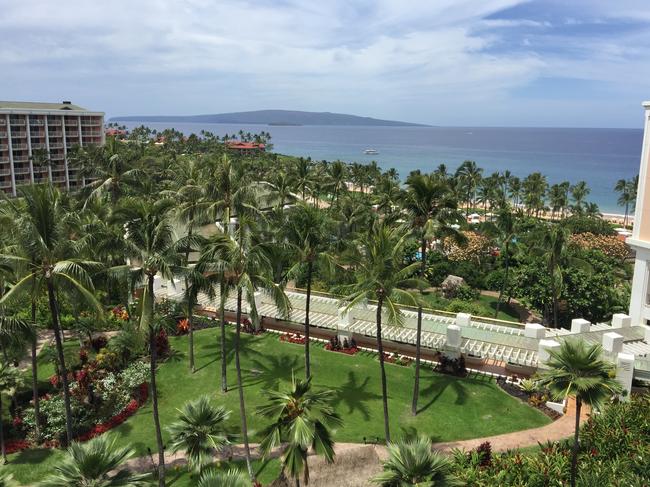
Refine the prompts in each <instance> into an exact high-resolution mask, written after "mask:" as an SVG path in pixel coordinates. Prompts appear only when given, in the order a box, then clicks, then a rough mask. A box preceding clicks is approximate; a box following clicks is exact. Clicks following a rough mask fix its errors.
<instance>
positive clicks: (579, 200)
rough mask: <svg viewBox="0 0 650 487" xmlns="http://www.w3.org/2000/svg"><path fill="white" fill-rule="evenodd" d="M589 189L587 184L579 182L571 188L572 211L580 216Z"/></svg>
mask: <svg viewBox="0 0 650 487" xmlns="http://www.w3.org/2000/svg"><path fill="white" fill-rule="evenodd" d="M589 193H590V189H589V187H588V186H587V183H586V182H584V181H580V182H578V183H576V184H575V185H574V186H572V187H571V197H572V198H573V210H574V211H575V212H576V213H578V214H580V213H582V210H583V205H584V204H585V198H586V197H587V196H588V195H589Z"/></svg>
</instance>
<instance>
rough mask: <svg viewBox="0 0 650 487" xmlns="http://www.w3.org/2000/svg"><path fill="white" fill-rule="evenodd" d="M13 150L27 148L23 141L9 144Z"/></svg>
mask: <svg viewBox="0 0 650 487" xmlns="http://www.w3.org/2000/svg"><path fill="white" fill-rule="evenodd" d="M11 148H12V149H13V150H27V149H28V145H27V144H24V143H17V144H11Z"/></svg>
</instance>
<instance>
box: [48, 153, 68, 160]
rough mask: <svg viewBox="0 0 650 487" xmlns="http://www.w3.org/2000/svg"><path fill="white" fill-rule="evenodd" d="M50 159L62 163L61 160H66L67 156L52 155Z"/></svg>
mask: <svg viewBox="0 0 650 487" xmlns="http://www.w3.org/2000/svg"><path fill="white" fill-rule="evenodd" d="M50 159H52V160H53V161H61V160H63V159H65V155H63V154H50Z"/></svg>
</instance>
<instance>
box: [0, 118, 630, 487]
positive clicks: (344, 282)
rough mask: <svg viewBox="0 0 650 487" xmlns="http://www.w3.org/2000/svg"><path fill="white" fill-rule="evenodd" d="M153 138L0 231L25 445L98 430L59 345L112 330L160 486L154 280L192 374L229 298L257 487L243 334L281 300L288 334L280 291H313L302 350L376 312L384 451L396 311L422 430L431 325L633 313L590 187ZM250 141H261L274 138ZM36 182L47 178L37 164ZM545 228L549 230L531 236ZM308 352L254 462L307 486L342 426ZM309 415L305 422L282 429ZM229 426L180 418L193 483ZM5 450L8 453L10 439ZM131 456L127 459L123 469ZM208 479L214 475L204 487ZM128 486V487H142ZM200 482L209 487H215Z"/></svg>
mask: <svg viewBox="0 0 650 487" xmlns="http://www.w3.org/2000/svg"><path fill="white" fill-rule="evenodd" d="M151 135H152V133H151V131H149V130H148V129H146V128H144V127H142V128H139V129H136V130H134V131H133V132H132V133H131V135H130V136H129V139H128V140H127V141H121V140H116V139H114V138H109V140H108V141H107V144H106V145H105V146H103V147H89V148H86V149H83V150H82V149H79V150H77V151H76V152H75V153H74V154H71V155H70V164H71V165H74V166H75V167H76V168H77V170H78V171H79V172H80V174H81V175H82V176H83V177H84V178H86V180H87V185H86V187H85V188H84V189H83V190H82V191H80V192H79V193H76V194H68V193H64V192H61V191H60V190H58V189H56V188H54V187H52V186H48V185H37V186H30V187H24V188H22V189H21V192H20V197H19V198H17V199H12V200H5V201H3V202H2V204H1V206H0V220H2V225H3V228H5V229H6V231H4V232H3V233H2V236H1V237H0V245H1V246H2V252H1V253H0V254H1V257H0V279H1V284H0V293H1V295H2V297H1V299H0V318H2V333H1V334H0V345H1V346H2V353H3V359H4V362H3V363H4V364H5V365H8V364H10V363H11V362H12V361H14V360H17V359H18V358H20V357H21V356H22V353H23V351H24V350H25V348H27V347H28V348H29V349H30V350H31V372H32V373H31V381H32V386H33V387H32V397H31V406H30V412H29V414H26V415H25V418H26V422H27V423H29V424H28V426H29V427H30V430H29V431H30V435H32V436H33V439H34V440H36V441H42V440H49V441H52V440H54V441H60V442H61V443H62V444H64V445H69V444H71V443H72V441H73V440H74V439H75V438H77V437H78V436H79V435H80V434H81V433H83V430H84V429H87V427H88V426H87V424H84V423H83V421H79V420H78V418H79V416H78V414H79V412H78V411H76V410H73V409H74V408H75V407H76V406H73V404H77V401H76V400H73V398H77V399H79V398H83V401H85V402H86V403H89V404H91V405H92V404H98V403H99V401H98V400H97V396H99V395H101V394H108V392H106V391H95V390H93V388H92V387H84V378H83V377H80V376H79V375H74V374H72V375H71V374H70V373H68V370H67V368H66V360H67V358H66V350H65V343H64V329H68V330H74V331H76V332H77V333H78V334H79V335H80V336H82V335H83V334H87V335H88V337H89V342H92V340H93V335H92V332H93V331H94V330H96V329H100V328H102V323H103V322H104V321H105V320H106V315H107V312H106V310H112V311H111V313H112V315H114V316H118V315H119V316H120V317H121V319H123V321H124V324H122V325H121V327H122V328H121V331H120V332H119V335H118V336H117V337H116V338H115V339H114V340H112V342H113V341H114V343H115V345H114V347H113V349H112V350H111V351H110V354H111V355H110V356H105V355H107V354H104V356H102V359H103V360H107V361H109V360H110V361H115V363H121V365H122V368H124V367H126V368H125V369H124V370H126V371H127V372H128V373H127V372H119V373H118V372H117V371H118V370H119V367H117V366H116V367H115V370H116V372H115V374H114V375H115V377H114V378H113V380H114V382H117V383H118V384H122V382H123V383H124V384H131V386H132V385H133V384H137V383H138V381H141V382H143V383H144V382H146V383H148V384H149V386H150V390H151V391H150V394H149V395H150V397H151V401H152V405H153V415H152V417H153V423H154V424H153V428H154V431H155V436H156V440H157V445H158V448H157V449H158V459H157V460H158V461H157V463H158V475H157V477H158V482H159V485H165V462H164V456H163V440H162V429H163V427H164V425H161V423H160V419H159V415H158V406H157V396H158V395H157V391H156V371H157V360H159V359H160V358H161V356H164V355H165V354H166V353H168V352H169V351H168V346H166V345H165V338H166V330H165V326H166V324H165V320H164V319H162V317H161V316H162V312H161V309H160V308H161V303H160V301H159V299H157V297H156V294H155V285H154V281H155V278H156V276H162V277H163V278H165V279H175V280H176V282H183V284H184V286H183V288H184V290H185V291H184V293H183V298H184V301H183V303H181V309H180V310H179V311H178V312H177V314H179V313H180V314H181V315H182V316H184V318H185V324H186V326H187V329H188V334H189V337H188V339H189V343H190V348H189V357H188V368H189V369H190V371H191V372H194V370H195V362H194V352H193V326H194V316H193V315H194V310H195V307H196V305H197V303H198V297H199V295H200V294H203V293H204V294H207V295H208V296H213V297H214V296H217V295H218V296H220V312H219V326H220V328H221V335H220V336H221V340H220V344H219V347H220V350H221V353H222V356H225V354H226V353H229V352H230V351H232V353H234V357H235V364H236V376H237V377H236V379H237V385H238V387H237V389H238V391H232V393H233V394H238V396H239V411H238V413H239V418H240V421H241V442H242V443H243V444H244V451H245V457H246V463H247V469H248V474H249V476H250V477H251V478H254V475H255V473H254V470H253V468H252V466H251V453H250V448H249V444H248V432H247V414H250V413H249V412H248V413H247V409H246V403H245V398H244V395H243V392H242V387H241V386H242V374H241V365H240V347H241V340H240V334H241V333H242V328H243V327H245V326H248V320H249V319H250V320H252V321H253V324H256V322H257V321H258V320H259V316H258V310H257V309H256V307H255V299H254V293H255V292H257V291H260V290H261V291H264V292H265V293H267V294H268V295H270V296H271V297H272V299H273V301H274V303H275V304H276V306H277V308H278V309H279V310H281V312H283V313H284V314H285V315H286V316H288V315H289V313H290V306H289V301H288V299H287V296H286V295H285V294H284V289H285V287H286V286H287V285H290V286H295V287H299V288H304V289H305V290H306V294H307V301H306V302H307V308H306V316H305V320H304V321H305V329H304V335H305V337H307V338H308V337H309V330H310V328H309V314H310V312H309V303H310V295H311V293H312V292H313V291H329V292H333V293H335V294H338V295H340V296H342V302H343V303H345V305H346V306H348V307H352V306H355V305H357V304H360V303H365V302H367V301H373V302H376V303H377V305H378V307H377V316H376V328H377V330H376V331H377V339H378V346H379V351H380V354H379V365H380V367H379V368H380V374H381V384H382V390H381V397H382V402H383V415H384V424H385V428H384V429H385V439H386V440H387V441H390V439H391V432H390V425H389V420H388V414H389V413H388V401H387V396H388V387H389V384H388V383H387V379H386V374H385V371H384V358H385V357H384V354H383V353H381V352H382V348H381V347H382V341H381V337H382V320H387V321H388V323H389V324H393V325H399V324H400V323H401V313H400V310H399V306H398V305H411V306H415V307H416V308H417V310H418V341H417V347H416V364H415V368H414V377H413V379H414V380H413V406H412V414H414V415H415V414H417V412H418V397H419V373H420V372H419V371H420V340H419V335H420V332H421V320H422V311H423V309H424V308H431V307H433V308H441V309H447V310H450V311H469V312H472V313H477V314H488V313H490V314H492V313H494V315H495V316H498V315H499V312H500V309H503V308H505V307H507V306H508V302H509V300H510V299H512V298H517V299H519V300H521V301H522V302H524V303H526V304H527V305H528V306H529V307H530V308H531V309H532V310H533V311H537V312H539V313H540V315H541V316H542V318H543V319H544V320H545V322H546V323H547V324H549V325H551V326H561V325H562V324H565V323H567V322H568V321H569V320H570V319H571V318H572V317H575V316H584V317H587V318H589V319H592V320H603V319H607V318H608V317H609V315H611V313H612V312H615V311H617V310H618V309H620V308H624V307H626V305H627V299H628V296H627V294H628V293H629V286H628V284H627V281H628V277H629V276H628V275H626V272H629V270H628V266H627V264H626V263H625V259H626V257H627V255H624V252H623V251H622V250H621V249H620V248H619V247H617V246H616V245H615V244H611V245H609V243H610V239H611V236H612V233H613V232H612V229H611V228H610V227H609V226H608V225H607V224H605V223H604V222H603V221H602V220H600V219H599V218H598V217H597V213H598V210H597V207H596V206H595V205H594V204H592V203H589V202H588V201H587V196H588V194H589V189H588V188H587V186H586V184H585V183H584V182H578V183H577V184H575V185H571V184H569V183H562V184H555V185H549V184H548V182H547V180H546V178H545V177H544V176H543V175H542V174H540V173H534V174H531V175H530V176H528V177H526V178H524V179H521V180H520V179H519V178H517V177H515V176H513V175H512V174H510V173H509V172H508V171H506V172H504V173H495V174H492V175H489V176H484V175H483V173H482V170H481V169H480V168H479V167H478V166H477V165H476V164H475V163H474V162H472V161H466V162H465V163H463V164H462V165H461V166H460V167H459V168H458V169H457V170H456V172H455V173H453V174H452V173H450V172H449V171H448V170H447V168H446V167H445V166H444V165H440V166H438V167H437V168H436V169H435V170H434V171H433V172H431V173H421V172H420V171H417V172H413V173H412V174H410V175H409V176H408V177H407V178H406V181H405V183H402V182H401V181H400V180H399V177H398V175H397V173H396V171H395V170H392V169H390V170H387V171H383V172H382V171H381V170H380V168H379V167H378V166H377V165H376V164H374V163H372V164H369V165H361V164H347V163H343V162H341V161H335V162H327V161H320V162H315V161H312V160H310V159H304V158H292V157H286V156H282V155H278V154H274V153H270V152H269V153H264V152H260V153H256V154H253V155H251V154H246V155H241V154H237V153H234V152H232V151H231V150H229V149H228V148H227V145H226V144H225V143H224V142H227V140H229V138H228V137H223V138H219V137H216V136H214V135H213V134H210V133H202V134H201V136H195V135H191V136H189V137H187V138H186V137H183V136H182V134H179V133H177V132H175V131H172V130H170V131H165V132H164V133H163V134H162V136H163V137H164V141H165V143H164V144H162V145H160V144H154V143H153V140H152V138H151ZM239 137H240V138H244V139H246V138H248V139H251V140H260V141H266V142H268V141H269V139H270V136H269V135H268V134H265V133H263V134H260V135H254V136H253V135H247V134H240V136H239ZM41 162H42V163H44V164H47V160H46V158H45V160H44V161H41ZM633 185H634V183H633V182H627V183H625V184H623V183H621V184H620V185H617V189H619V186H620V190H621V191H623V190H624V191H625V195H626V196H625V198H624V202H625V204H626V205H630V204H632V202H633V199H634V197H635V188H633ZM621 201H623V199H622V200H621ZM480 210H484V212H486V213H487V212H488V211H489V214H487V215H486V218H485V220H486V221H484V222H483V223H481V224H479V225H478V226H476V225H475V226H470V225H468V224H467V222H466V218H465V215H466V214H467V213H469V212H470V211H472V212H473V211H480ZM543 215H544V216H547V217H548V218H546V219H541V218H539V217H541V216H543ZM215 222H216V225H215ZM495 249H497V251H495ZM615 270H616V272H615ZM448 274H454V275H458V276H461V277H463V278H464V280H465V282H466V283H467V284H466V285H465V286H463V287H461V288H459V289H456V290H455V293H454V294H453V295H442V294H441V293H440V292H439V291H438V289H437V288H438V286H439V285H440V284H441V282H442V280H443V279H444V277H446V276H447V275H448ZM484 289H492V290H494V291H496V292H498V298H497V300H496V303H493V304H494V306H493V307H486V305H485V304H484V303H482V302H481V301H480V300H478V299H477V295H478V290H484ZM229 295H232V296H234V297H235V302H236V312H235V335H234V340H233V342H232V343H231V344H229V345H228V344H227V342H226V339H225V337H226V326H227V325H226V321H227V320H226V313H225V306H226V303H225V301H226V297H227V296H229ZM246 303H247V304H248V305H247V306H248V307H246ZM111 313H109V315H111ZM244 315H246V318H245V317H244ZM42 328H51V330H52V333H53V338H54V344H55V346H54V350H55V356H54V357H53V359H52V363H53V364H54V365H55V370H56V372H57V374H56V377H58V378H60V383H57V385H56V386H57V387H59V388H60V390H61V404H60V407H61V409H62V410H64V421H63V428H62V429H61V431H60V433H59V436H57V437H53V436H52V433H51V432H48V431H45V429H44V428H43V425H42V424H41V418H42V417H43V414H45V413H43V411H41V410H40V408H41V406H42V404H41V397H40V393H39V387H38V383H37V360H36V353H37V346H36V345H37V336H38V333H37V332H38V330H39V329H42ZM227 346H229V347H231V350H226V347H227ZM309 347H310V341H309V339H306V340H304V360H305V366H304V375H305V376H304V378H297V377H295V378H294V380H293V382H292V386H291V387H290V388H289V389H288V390H287V391H285V392H279V393H276V394H274V395H273V396H272V397H271V398H270V402H269V405H268V406H267V407H265V408H262V409H260V411H258V413H259V414H261V415H264V416H266V417H268V418H269V421H270V426H269V428H268V431H267V434H268V436H267V439H266V440H265V441H264V442H263V445H262V446H263V450H265V449H266V450H265V451H267V452H270V451H271V449H273V448H275V447H279V446H280V445H281V444H282V445H286V446H284V447H283V457H282V458H283V466H284V468H286V470H287V472H288V473H289V474H290V475H291V476H293V477H294V478H296V479H298V478H299V477H300V476H301V475H302V476H303V478H304V480H305V481H308V471H306V467H305V465H306V462H305V458H306V452H307V450H308V449H309V448H314V449H315V450H316V451H317V452H318V453H320V454H322V455H324V456H325V458H326V459H328V460H329V461H331V460H332V458H333V455H334V453H333V449H332V440H331V435H330V434H329V433H328V428H330V427H332V426H333V425H334V426H335V425H338V424H340V418H339V417H338V416H337V414H336V413H335V412H334V411H333V410H332V408H331V406H330V405H329V402H328V401H329V399H330V398H329V397H328V394H327V392H314V391H311V385H310V381H311V374H312V371H311V367H310V352H309V350H310V348H309ZM98 348H101V347H98ZM143 350H145V351H147V352H148V354H147V356H148V357H149V366H148V368H147V369H146V370H144V369H138V370H136V368H133V367H131V368H129V366H127V364H129V360H130V359H131V358H132V357H134V356H137V355H138V354H141V353H142V351H143ZM131 369H133V370H131ZM226 373H227V372H226V368H225V361H224V362H223V368H222V370H221V377H219V378H215V387H219V388H221V390H222V391H224V392H227V378H226ZM8 380H9V379H8ZM17 380H18V379H16V381H17ZM120 381H122V382H120ZM9 382H10V380H9ZM123 387H126V385H123ZM11 389H12V387H11V384H8V385H7V390H11ZM302 403H306V404H305V405H304V406H303V407H300V408H299V410H300V411H303V412H304V415H305V416H304V418H298V417H296V416H295V414H294V413H288V412H287V411H288V409H289V410H294V408H296V404H302ZM48 404H49V403H48ZM47 407H48V408H51V407H53V406H52V405H48V406H47ZM287 408H288V409H287ZM312 409H313V411H312ZM227 414H228V412H226V411H223V410H219V409H215V407H214V406H211V405H210V404H209V403H206V402H205V401H201V400H199V401H198V402H196V403H191V404H188V405H187V406H186V408H185V409H184V410H183V411H182V416H181V422H183V424H180V425H179V424H175V425H172V426H171V427H170V431H171V434H172V437H173V438H174V442H173V443H174V444H173V448H177V449H185V450H187V451H188V452H189V459H190V463H191V465H193V468H195V469H196V471H197V472H199V473H201V472H202V470H203V468H204V467H205V463H206V460H205V458H206V453H205V452H206V451H209V450H210V449H212V448H219V447H220V446H222V445H223V444H225V442H226V439H225V438H223V435H222V431H220V429H219V424H220V423H222V422H223V419H224V417H225V416H226V415H227ZM287 414H289V416H288V417H285V415H287ZM292 421H293V422H294V423H295V424H294V423H292ZM192 428H194V430H193V429H192ZM188 431H190V432H192V431H194V432H195V433H196V434H194V435H192V434H188ZM199 433H200V434H199ZM0 437H2V440H3V441H2V446H3V453H4V436H3V435H2V434H1V431H0ZM93 441H95V440H93ZM102 441H108V440H102ZM104 446H105V445H104ZM73 453H74V452H73ZM86 453H87V452H86ZM78 454H79V455H81V454H82V453H79V452H78ZM120 454H121V455H122V457H124V458H126V457H127V456H128V452H127V451H124V452H120ZM113 461H115V459H113ZM110 470H112V469H107V470H106V472H109V471H110ZM125 475H126V474H125ZM210 475H212V473H210V472H205V476H206V479H207V478H208V477H210ZM233 476H236V474H234V473H233ZM218 481H219V480H218ZM137 482H139V480H138V478H134V479H133V485H137ZM206 482H207V483H206V484H205V485H211V484H209V479H208V480H206ZM52 485H54V484H52ZM214 485H220V484H214Z"/></svg>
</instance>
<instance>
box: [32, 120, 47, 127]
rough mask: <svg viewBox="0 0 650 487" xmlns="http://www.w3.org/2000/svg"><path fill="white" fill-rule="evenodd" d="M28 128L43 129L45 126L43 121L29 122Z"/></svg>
mask: <svg viewBox="0 0 650 487" xmlns="http://www.w3.org/2000/svg"><path fill="white" fill-rule="evenodd" d="M29 126H30V127H43V126H45V120H30V121H29Z"/></svg>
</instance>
